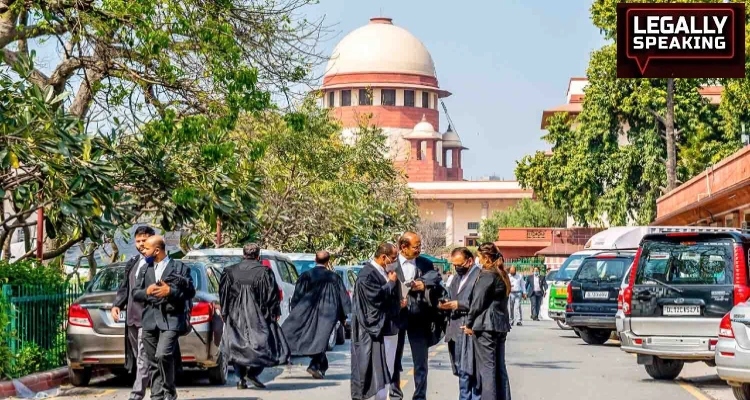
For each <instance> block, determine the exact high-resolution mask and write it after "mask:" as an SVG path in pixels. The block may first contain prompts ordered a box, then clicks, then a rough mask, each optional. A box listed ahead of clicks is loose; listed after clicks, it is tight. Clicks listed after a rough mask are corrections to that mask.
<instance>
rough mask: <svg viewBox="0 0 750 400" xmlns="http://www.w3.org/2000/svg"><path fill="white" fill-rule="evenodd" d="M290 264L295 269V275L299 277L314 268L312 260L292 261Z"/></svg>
mask: <svg viewBox="0 0 750 400" xmlns="http://www.w3.org/2000/svg"><path fill="white" fill-rule="evenodd" d="M292 264H294V268H296V269H297V273H298V274H300V275H302V274H303V273H305V272H306V271H307V270H310V269H312V268H313V267H315V261H312V260H292Z"/></svg>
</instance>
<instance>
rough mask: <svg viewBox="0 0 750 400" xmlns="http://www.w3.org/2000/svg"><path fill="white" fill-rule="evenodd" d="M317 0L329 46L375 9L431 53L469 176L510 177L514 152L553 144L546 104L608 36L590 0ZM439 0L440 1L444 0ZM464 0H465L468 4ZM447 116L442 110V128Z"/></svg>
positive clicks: (559, 95)
mask: <svg viewBox="0 0 750 400" xmlns="http://www.w3.org/2000/svg"><path fill="white" fill-rule="evenodd" d="M352 3H353V2H352V1H351V0H320V3H319V4H317V5H314V6H310V7H307V8H306V9H303V10H302V11H304V12H305V13H306V14H307V15H309V16H310V17H311V18H315V17H319V16H325V21H326V24H328V25H330V29H331V30H332V32H331V33H330V34H329V35H328V36H329V38H328V40H326V42H324V43H321V44H320V50H321V51H323V52H324V53H325V54H330V53H331V51H332V50H333V48H334V47H335V46H336V43H338V41H339V40H341V39H342V38H343V37H344V36H345V35H346V34H347V33H349V32H351V31H352V30H354V29H356V28H358V27H360V26H362V25H365V24H367V23H368V21H369V19H370V18H371V17H377V16H383V17H389V18H392V19H393V23H394V24H395V25H398V26H401V27H403V28H405V29H407V30H409V31H410V32H411V33H412V34H414V35H415V36H416V37H417V38H419V39H420V40H421V41H422V43H424V44H425V46H426V47H427V49H428V50H429V51H430V53H431V54H432V59H433V61H434V62H435V68H436V70H437V75H438V80H439V84H440V87H441V88H443V89H445V90H448V91H450V92H452V93H453V95H452V96H450V97H448V98H445V99H443V101H444V102H445V105H446V107H447V108H448V112H449V113H450V116H451V119H452V120H453V123H454V124H455V125H454V127H453V129H454V130H455V131H456V132H458V134H459V135H460V136H461V140H462V142H463V144H464V146H466V147H468V148H469V150H467V151H465V152H464V154H463V166H464V179H479V178H481V177H486V176H490V175H496V176H498V177H500V178H503V179H506V180H514V179H515V176H514V172H513V171H514V169H515V166H516V161H517V160H520V159H521V158H523V156H525V155H527V154H532V153H534V152H535V151H537V150H546V149H549V146H548V145H547V144H546V143H545V142H544V141H542V140H541V136H542V135H543V134H544V131H542V130H540V128H539V126H540V124H541V116H542V110H544V109H545V108H551V107H554V106H557V105H559V104H563V103H565V100H566V99H565V93H566V91H567V87H568V80H569V79H570V78H571V77H578V76H585V74H586V67H587V65H588V60H589V54H590V53H591V51H593V50H596V49H598V48H599V47H601V46H602V45H604V40H603V39H602V36H601V35H600V33H599V31H598V29H597V28H596V27H594V26H593V24H592V23H591V21H590V19H589V7H590V5H591V1H584V0H574V1H561V0H533V1H529V0H502V1H497V0H494V1H493V0H474V1H469V2H466V3H462V2H448V1H427V0H409V1H403V0H380V1H368V2H357V6H356V7H352ZM440 3H442V4H440ZM462 4H465V5H466V6H462ZM447 127H448V123H447V121H446V119H445V116H444V115H443V113H442V110H441V121H440V130H441V132H444V131H445V129H446V128H447Z"/></svg>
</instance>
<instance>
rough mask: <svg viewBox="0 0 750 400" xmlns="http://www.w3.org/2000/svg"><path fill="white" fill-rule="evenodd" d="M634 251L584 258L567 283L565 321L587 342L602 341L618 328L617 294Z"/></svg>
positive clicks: (633, 256) (601, 342)
mask: <svg viewBox="0 0 750 400" xmlns="http://www.w3.org/2000/svg"><path fill="white" fill-rule="evenodd" d="M634 258H635V252H624V251H623V252H609V251H608V252H602V253H598V254H594V255H592V256H589V257H586V258H584V259H583V261H582V262H581V266H580V267H579V268H578V271H576V273H575V275H574V276H573V279H572V280H571V281H570V283H568V305H567V307H566V308H565V321H567V323H568V325H569V326H570V327H572V328H573V329H574V330H575V331H576V332H577V333H578V334H579V335H580V336H581V339H583V341H584V342H586V343H588V344H604V342H606V341H607V340H609V338H610V336H611V335H612V332H613V331H615V330H616V329H617V326H616V323H615V316H616V315H617V296H618V294H619V292H620V285H621V283H622V278H623V276H624V275H625V273H626V271H627V270H628V267H629V266H630V264H631V263H632V262H633V259H634Z"/></svg>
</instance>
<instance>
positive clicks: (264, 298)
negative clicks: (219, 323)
mask: <svg viewBox="0 0 750 400" xmlns="http://www.w3.org/2000/svg"><path fill="white" fill-rule="evenodd" d="M219 299H220V301H221V316H222V318H224V334H223V336H222V338H221V351H222V354H223V355H224V359H225V360H227V361H228V362H230V363H232V364H239V365H242V366H246V367H272V366H275V365H280V364H288V363H289V345H288V344H287V341H286V338H285V337H284V334H283V333H282V331H281V327H279V324H278V323H277V322H276V320H277V319H278V318H279V316H280V315H281V297H280V296H279V287H278V285H277V284H276V278H275V277H274V275H273V271H272V270H271V269H270V268H267V267H265V266H263V265H262V264H261V263H259V262H258V261H254V260H244V261H242V262H241V263H239V264H235V265H232V266H229V267H227V268H225V269H224V272H223V273H222V275H221V282H220V284H219Z"/></svg>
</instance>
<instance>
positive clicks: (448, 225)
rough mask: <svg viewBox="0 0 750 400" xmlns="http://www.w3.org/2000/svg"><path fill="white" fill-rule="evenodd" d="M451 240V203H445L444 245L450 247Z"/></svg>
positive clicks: (452, 241) (452, 240)
mask: <svg viewBox="0 0 750 400" xmlns="http://www.w3.org/2000/svg"><path fill="white" fill-rule="evenodd" d="M453 243H454V238H453V203H452V202H450V201H449V202H447V203H445V245H446V246H452V245H453Z"/></svg>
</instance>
